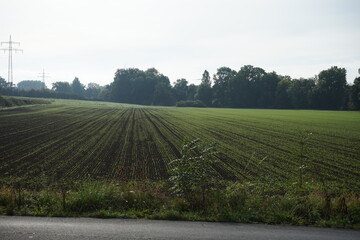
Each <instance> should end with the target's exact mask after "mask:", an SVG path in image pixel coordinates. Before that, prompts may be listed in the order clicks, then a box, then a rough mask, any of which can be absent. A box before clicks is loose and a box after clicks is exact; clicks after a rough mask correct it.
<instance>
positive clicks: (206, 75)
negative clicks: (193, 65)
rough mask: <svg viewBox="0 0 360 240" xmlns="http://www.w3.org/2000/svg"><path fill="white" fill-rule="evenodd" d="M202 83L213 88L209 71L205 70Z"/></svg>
mask: <svg viewBox="0 0 360 240" xmlns="http://www.w3.org/2000/svg"><path fill="white" fill-rule="evenodd" d="M201 83H202V84H207V85H209V86H211V79H210V74H209V72H208V71H207V70H205V71H204V73H203V75H202V78H201Z"/></svg>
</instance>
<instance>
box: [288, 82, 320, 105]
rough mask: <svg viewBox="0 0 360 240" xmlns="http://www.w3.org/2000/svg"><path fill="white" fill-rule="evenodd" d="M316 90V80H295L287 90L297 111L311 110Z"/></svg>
mask: <svg viewBox="0 0 360 240" xmlns="http://www.w3.org/2000/svg"><path fill="white" fill-rule="evenodd" d="M314 88H315V80H314V79H299V80H293V81H292V82H291V84H290V86H289V88H288V90H287V91H288V94H289V97H290V101H291V104H292V106H293V107H294V108H297V109H308V108H311V96H312V93H313V90H314Z"/></svg>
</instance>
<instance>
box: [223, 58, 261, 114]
mask: <svg viewBox="0 0 360 240" xmlns="http://www.w3.org/2000/svg"><path fill="white" fill-rule="evenodd" d="M265 75H266V72H265V70H263V69H262V68H258V67H253V66H251V65H245V66H243V67H242V68H241V69H240V71H239V72H238V73H237V74H236V75H235V76H234V77H233V78H231V80H230V84H229V96H230V101H229V105H230V106H232V107H247V108H249V107H250V108H254V107H258V100H259V98H260V95H261V87H262V78H263V77H264V76H265ZM264 85H265V84H264Z"/></svg>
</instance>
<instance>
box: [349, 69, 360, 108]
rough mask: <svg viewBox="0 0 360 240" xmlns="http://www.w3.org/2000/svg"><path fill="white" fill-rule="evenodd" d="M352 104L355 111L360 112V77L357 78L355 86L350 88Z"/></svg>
mask: <svg viewBox="0 0 360 240" xmlns="http://www.w3.org/2000/svg"><path fill="white" fill-rule="evenodd" d="M359 74H360V69H359ZM350 102H351V103H352V105H353V108H354V109H355V110H360V77H357V78H355V80H354V84H353V85H352V86H351V88H350Z"/></svg>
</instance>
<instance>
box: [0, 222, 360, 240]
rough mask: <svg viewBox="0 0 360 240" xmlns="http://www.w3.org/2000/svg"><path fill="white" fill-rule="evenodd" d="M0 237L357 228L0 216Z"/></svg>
mask: <svg viewBox="0 0 360 240" xmlns="http://www.w3.org/2000/svg"><path fill="white" fill-rule="evenodd" d="M0 239H2V240H7V239H46V240H48V239H64V240H65V239H79V240H82V239H237V240H242V239H251V240H260V239H261V240H262V239H267V240H271V239H286V240H294V239H299V240H300V239H301V240H307V239H309V240H310V239H311V240H320V239H323V240H325V239H326V240H335V239H344V240H352V239H354V240H355V239H356V240H359V239H360V231H358V230H346V229H327V228H313V227H293V226H271V225H262V224H237V223H236V224H235V223H207V222H183V221H157V220H130V219H94V218H43V217H7V216H0Z"/></svg>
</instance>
